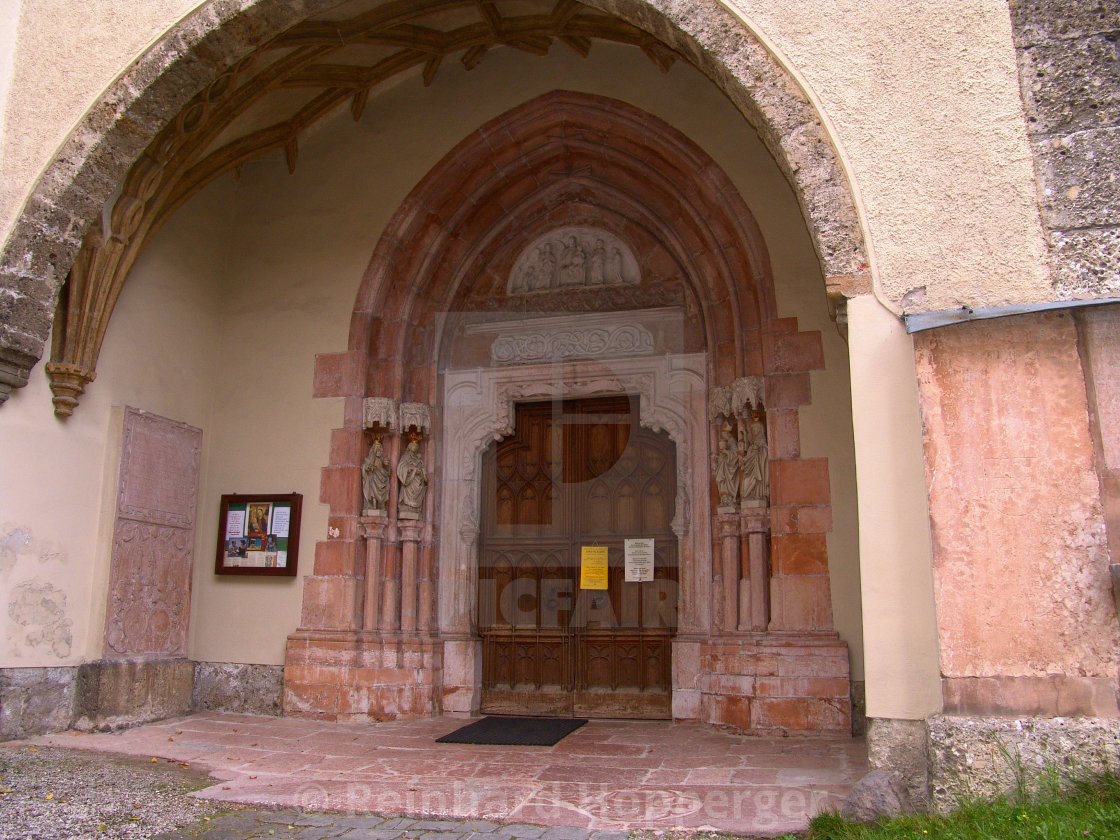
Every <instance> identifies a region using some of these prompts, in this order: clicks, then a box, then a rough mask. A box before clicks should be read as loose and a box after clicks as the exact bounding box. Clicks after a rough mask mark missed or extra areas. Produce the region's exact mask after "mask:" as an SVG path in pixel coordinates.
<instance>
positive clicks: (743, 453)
mask: <svg viewBox="0 0 1120 840" xmlns="http://www.w3.org/2000/svg"><path fill="white" fill-rule="evenodd" d="M738 461H739V482H740V483H739V499H740V502H741V504H742V506H743V507H763V506H765V504H766V500H767V499H768V498H769V496H770V447H769V445H768V444H767V443H766V427H765V426H764V425H763V424H762V418H761V417H760V416H759V415H758V414H757V413H755V412H751V415H750V419H749V421H748V423H747V427H746V429H745V430H742V429H741V430H740V431H739V453H738Z"/></svg>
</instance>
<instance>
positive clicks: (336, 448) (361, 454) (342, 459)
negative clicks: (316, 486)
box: [330, 429, 366, 467]
mask: <svg viewBox="0 0 1120 840" xmlns="http://www.w3.org/2000/svg"><path fill="white" fill-rule="evenodd" d="M365 449H366V441H365V435H363V434H362V430H361V429H332V430H331V460H330V464H331V466H333V467H344V466H345V467H353V466H360V465H361V463H362V459H363V458H365V455H366V453H365Z"/></svg>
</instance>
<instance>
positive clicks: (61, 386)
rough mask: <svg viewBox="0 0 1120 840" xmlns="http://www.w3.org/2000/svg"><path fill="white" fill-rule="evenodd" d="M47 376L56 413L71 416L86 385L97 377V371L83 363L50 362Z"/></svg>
mask: <svg viewBox="0 0 1120 840" xmlns="http://www.w3.org/2000/svg"><path fill="white" fill-rule="evenodd" d="M46 370H47V378H48V379H50V383H51V393H52V394H54V397H53V402H54V413H55V414H57V415H58V416H59V417H69V416H70V415H71V414H73V413H74V409H75V408H77V407H78V398H79V397H80V396H81V395H82V394H83V393H85V390H86V385H88V384H89V383H91V382H92V381H93V380H94V379H95V378H96V377H97V374H96V372H94V371H92V370H90V369H89V368H86V367H83V366H82V365H71V364H66V363H64V362H48V363H47V367H46Z"/></svg>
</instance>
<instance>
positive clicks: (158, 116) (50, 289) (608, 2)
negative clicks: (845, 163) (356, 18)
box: [0, 0, 868, 415]
mask: <svg viewBox="0 0 1120 840" xmlns="http://www.w3.org/2000/svg"><path fill="white" fill-rule="evenodd" d="M441 2H442V0H427V2H425V3H423V4H411V6H410V8H418V9H419V8H422V9H431V8H435V7H436V6H438V5H439V4H440V3H441ZM339 5H340V4H339V3H338V2H337V0H306V2H301V3H299V4H293V3H290V2H288V0H256V1H255V2H246V3H244V4H233V5H231V4H225V3H220V2H217V0H213V2H208V3H205V4H204V5H202V6H201V7H199V8H198V9H197V10H196V11H194V12H193V13H192V14H190V15H188V16H187V17H186V18H184V19H183V20H182V21H180V22H179V23H178V24H176V25H175V26H174V27H172V28H171V29H170V30H169V31H168V32H167V33H166V34H165V35H164V36H163V37H162V38H161V39H160V40H159V41H158V42H157V43H156V44H155V45H153V46H152V47H151V49H149V50H148V52H147V53H145V54H144V55H143V56H141V57H140V58H139V59H138V60H137V62H136V63H135V64H134V65H133V66H132V67H131V68H129V70H128V72H126V73H124V74H123V75H122V76H121V78H120V79H118V80H117V81H116V82H115V83H114V84H113V85H112V86H111V87H110V88H108V89H107V90H106V91H105V93H104V94H103V96H102V97H101V100H100V101H99V102H98V103H97V104H96V105H95V106H94V107H93V108H92V109H91V110H90V112H89V113H88V115H87V116H86V118H85V119H84V120H83V121H82V123H81V124H80V125H79V126H78V127H77V128H76V129H75V130H74V132H73V134H72V135H71V137H70V138H69V139H68V140H67V142H66V144H64V146H63V148H62V149H61V150H60V152H59V154H58V156H57V157H56V159H55V160H54V162H53V163H51V164H50V165H49V166H48V167H47V169H46V170H45V171H44V173H43V175H42V176H41V177H40V179H39V181H38V182H37V183H36V185H35V187H34V188H33V190H32V193H31V195H30V197H29V198H28V200H27V203H26V205H25V207H24V211H23V213H22V215H21V216H20V218H19V219H18V221H17V223H16V225H15V227H14V229H13V230H12V232H11V234H10V235H9V237H8V240H7V242H6V243H5V246H4V249H3V252H2V253H0V295H2V296H3V297H4V299H6V300H7V301H8V305H7V311H8V312H9V313H10V317H8V318H6V319H5V320H4V322H3V323H0V401H3V400H4V399H6V398H7V395H8V394H9V393H10V391H11V389H12V388H19V387H23V385H25V384H26V382H27V377H28V375H29V373H30V370H31V368H32V367H33V366H34V365H35V364H36V363H37V362H38V360H39V359H40V358H41V357H42V355H43V351H44V347H45V344H46V341H47V338H48V335H49V334H50V331H51V325H52V318H53V317H55V303H56V300H57V298H58V293H59V289H60V287H61V286H62V284H63V282H64V280H65V279H66V277H67V276H68V274H69V272H70V271H71V268H72V267H73V266H74V265H75V260H76V259H77V258H78V256H79V251H80V250H82V249H83V248H84V250H85V251H86V253H87V257H88V258H87V259H85V260H84V261H83V260H79V263H80V266H81V272H80V282H79V283H76V284H75V285H76V286H78V287H80V288H73V289H71V291H70V293H69V300H67V301H66V302H65V307H64V316H65V320H64V321H63V322H62V323H61V324H60V328H61V329H60V330H57V331H56V347H55V351H54V352H53V353H52V357H53V362H52V369H51V372H50V375H51V378H52V387H53V389H54V391H55V404H56V411H57V413H59V414H60V415H66V414H69V413H70V412H71V411H72V410H73V408H74V407H75V406H76V405H77V402H78V399H79V397H80V395H81V393H82V391H83V390H84V388H85V386H86V385H87V384H88V383H89V382H90V381H91V380H92V379H93V377H94V376H95V374H96V365H97V357H98V354H99V352H100V346H101V340H102V338H103V336H104V332H105V330H106V328H107V326H108V322H109V318H110V316H111V314H112V310H113V306H114V304H115V301H116V298H117V296H118V295H119V293H120V289H121V286H122V284H123V283H124V281H125V278H126V276H127V273H128V268H129V267H130V265H131V262H130V259H128V254H134V253H135V252H137V251H138V250H139V249H140V248H142V247H143V244H144V241H146V237H147V235H149V234H150V232H151V231H152V230H153V229H154V227H155V226H158V222H159V220H160V218H162V217H164V216H166V215H167V214H168V213H169V212H173V209H174V207H177V206H178V205H179V204H180V203H181V202H182V201H184V200H185V199H186V198H187V197H189V195H191V194H192V193H193V191H194V190H196V189H198V188H200V187H201V186H202V185H204V184H205V183H207V182H208V180H209V179H210V178H213V177H216V176H217V175H219V174H221V173H222V172H225V171H228V170H229V169H231V168H234V167H236V166H237V165H239V163H238V161H239V160H240V159H241V158H239V157H238V156H237V155H233V156H232V157H231V156H228V155H227V159H223V160H221V161H215V162H214V163H213V165H211V164H208V165H207V166H204V167H201V170H199V168H198V167H194V169H192V168H191V167H190V166H189V165H188V164H191V163H192V161H191V160H187V159H183V158H182V156H181V154H180V151H181V148H182V146H183V138H184V137H185V136H187V135H189V134H190V133H191V132H192V131H195V130H196V129H197V127H198V126H199V125H200V124H201V123H200V121H202V120H211V121H214V125H213V126H211V128H214V129H217V128H220V126H222V125H226V124H228V121H229V120H231V119H233V118H234V117H235V116H236V115H237V113H238V112H237V110H236V108H232V109H231V102H235V101H236V100H237V99H238V98H239V97H241V98H244V97H245V96H252V95H253V90H254V88H259V87H260V85H261V83H262V82H261V77H260V76H258V75H255V74H254V70H253V61H254V56H255V55H256V52H255V51H257V50H259V49H260V48H262V46H264V45H267V44H269V43H270V42H272V41H273V39H276V38H278V37H280V36H282V35H284V34H285V33H286V32H288V31H289V30H291V29H292V28H293V27H295V26H296V25H297V24H301V23H302V22H305V21H307V22H309V27H310V28H309V29H307V30H305V31H304V32H303V33H302V34H301V37H303V38H312V39H313V37H314V29H315V27H314V20H315V16H316V15H317V14H319V13H321V12H324V11H326V10H329V9H332V8H335V7H337V6H339ZM583 5H584V6H586V7H588V8H591V9H599V10H602V11H606V12H609V13H611V14H613V15H615V16H617V19H619V20H621V21H623V22H625V23H626V25H627V26H630V27H632V28H634V30H635V31H637V32H640V33H645V36H642V37H647V36H648V40H645V41H642V43H641V45H642V48H643V49H644V50H646V51H647V53H649V54H650V55H651V57H652V58H653V59H654V60H656V61H659V62H662V61H671V60H672V59H673V57H674V54H675V55H679V56H684V57H686V58H687V59H688V60H689V61H691V62H692V63H693V64H695V65H696V66H697V67H699V68H700V69H701V70H702V71H704V72H705V73H706V74H707V75H708V76H709V78H711V79H712V80H713V82H715V83H716V84H717V85H718V86H719V87H720V88H721V89H722V90H724V91H725V92H726V93H727V94H728V96H729V97H730V98H731V100H732V101H733V102H734V103H735V104H736V105H737V106H738V108H739V109H740V111H741V112H742V113H743V114H744V116H746V118H747V119H748V121H750V122H751V124H752V125H754V126H755V127H756V129H757V130H758V131H759V133H760V136H761V137H762V138H763V140H764V142H765V143H766V144H767V146H768V147H769V149H770V151H771V152H772V154H773V155H774V158H775V160H776V161H778V164H779V166H780V167H781V169H782V170H783V172H785V174H786V176H787V177H788V178H789V179H790V181H791V183H792V184H793V185H794V188H795V192H796V194H797V196H798V199H799V201H800V202H801V205H802V208H803V211H804V213H805V216H806V219H807V222H808V225H807V226H808V229H809V231H810V232H811V235H812V237H813V240H814V242H815V245H816V249H817V255H818V258H819V260H820V263H821V265H822V267H823V269H824V276H825V281H826V291H827V292H828V293H829V294H830V295H836V296H843V295H851V294H854V293H859V292H861V291H865V290H866V288H867V284H868V275H867V258H866V249H865V247H864V245H863V241H862V234H861V231H860V228H859V224H858V219H857V214H856V210H855V203H854V201H853V200H852V197H851V192H850V189H849V188H848V186H847V179H846V177H845V175H844V173H843V169H842V167H841V165H840V163H839V160H838V158H837V156H836V153H835V150H834V148H833V146H832V144H831V143H830V141H829V138H828V136H827V133H826V131H825V129H824V127H823V125H822V123H821V121H820V119H819V118H818V117H817V116H816V114H815V112H814V110H813V107H812V105H811V103H810V102H809V101H808V99H807V97H806V96H805V95H804V92H803V91H801V90H800V89H799V88H798V86H797V84H796V83H795V82H794V80H793V79H792V77H791V76H790V75H789V74H788V73H787V72H786V71H785V70H784V68H783V67H782V66H781V65H780V64H779V63H778V62H777V61H775V59H774V58H773V57H772V56H771V55H770V54H769V53H768V52H767V51H766V49H765V48H763V47H762V46H761V45H760V43H759V42H758V40H757V39H756V38H755V37H754V35H753V34H752V33H751V32H750V31H749V30H748V29H747V28H746V27H745V26H744V24H743V23H742V21H741V20H739V19H738V18H737V17H735V16H734V14H733V13H732V12H730V11H729V10H728V9H727V8H726V7H725V6H724V5H723V4H722V3H721V2H719V1H718V0H687V2H683V3H669V2H666V0H587V2H586V3H584V4H583ZM386 8H388V7H386ZM332 33H334V34H332V35H331V37H332V38H334V39H335V40H337V32H335V30H334V29H332ZM581 37H583V36H578V37H577V38H576V39H575V40H574V41H573V42H572V43H573V44H575V46H574V47H573V48H581V49H582V48H583V41H580V40H579V38H581ZM584 41H586V38H584ZM309 43H310V42H309ZM635 43H637V42H635ZM522 46H523V47H524V46H529V47H531V46H532V45H522ZM539 46H540V45H537V47H536V48H539ZM309 49H311V50H312V51H313V50H314V46H312V47H309ZM464 60H466V59H465V58H464ZM420 63H421V64H423V61H421V62H420ZM437 67H438V61H437V62H436V63H435V65H434V66H431V65H430V63H429V66H426V67H425V71H424V72H425V76H426V78H427V74H428V73H429V72H432V73H434V72H435V69H436V68H437ZM363 91H364V92H363ZM367 94H368V88H364V89H356V90H355V91H354V98H353V103H352V106H353V108H354V109H355V113H356V114H360V113H361V108H362V107H364V104H365V101H366V100H365V97H366V95H367ZM344 100H345V97H343V98H342V100H341V101H344ZM332 101H333V100H332ZM318 115H321V114H320V113H319V112H316V113H313V114H310V115H308V116H305V117H302V118H300V119H295V118H293V119H292V120H289V121H288V122H287V123H284V124H282V125H278V126H277V127H276V130H270V132H266V135H267V136H263V137H261V138H258V143H259V144H260V145H259V147H258V148H256V149H255V150H254V153H259V152H260V151H261V150H268V149H272V148H283V149H285V152H286V154H287V156H288V161H289V165H290V166H294V165H295V160H296V155H297V153H298V146H297V142H296V138H297V136H298V134H299V131H300V130H301V129H302V128H304V127H306V125H307V123H308V121H309V120H313V119H315V118H317V116H318ZM218 133H220V132H218ZM215 136H216V134H215ZM188 176H189V177H188ZM122 186H123V189H122ZM161 196H162V197H161ZM102 217H104V218H106V219H110V220H111V226H112V229H110V230H101V229H100V225H99V224H98V220H99V219H101V218H102ZM91 237H92V238H91Z"/></svg>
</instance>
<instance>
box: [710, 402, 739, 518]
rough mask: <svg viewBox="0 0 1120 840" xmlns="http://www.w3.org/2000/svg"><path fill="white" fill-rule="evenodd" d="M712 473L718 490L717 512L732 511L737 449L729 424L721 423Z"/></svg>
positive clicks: (737, 458) (736, 478)
mask: <svg viewBox="0 0 1120 840" xmlns="http://www.w3.org/2000/svg"><path fill="white" fill-rule="evenodd" d="M712 475H713V476H714V477H715V480H716V490H718V491H719V512H720V513H733V512H734V511H735V498H736V497H737V496H738V495H739V451H738V449H737V448H736V446H735V439H734V438H733V437H732V435H731V426H729V425H728V424H727V423H724V424H723V428H722V429H721V430H720V433H719V442H718V443H717V444H716V454H715V456H714V457H713V458H712Z"/></svg>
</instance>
